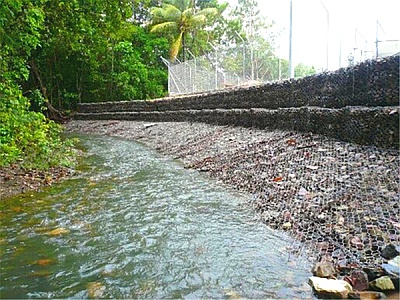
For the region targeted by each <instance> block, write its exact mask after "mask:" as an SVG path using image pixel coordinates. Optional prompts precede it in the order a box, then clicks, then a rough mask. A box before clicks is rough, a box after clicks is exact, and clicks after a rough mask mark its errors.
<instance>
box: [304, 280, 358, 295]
mask: <svg viewBox="0 0 400 300" xmlns="http://www.w3.org/2000/svg"><path fill="white" fill-rule="evenodd" d="M309 284H310V285H311V287H312V288H313V290H314V292H315V294H316V295H317V296H318V297H320V298H323V299H345V298H347V296H348V294H349V293H351V292H352V291H353V288H352V287H351V285H350V284H349V283H348V282H346V281H344V280H335V279H327V278H320V277H316V276H312V277H310V279H309Z"/></svg>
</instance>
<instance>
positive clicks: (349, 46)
mask: <svg viewBox="0 0 400 300" xmlns="http://www.w3.org/2000/svg"><path fill="white" fill-rule="evenodd" d="M225 1H226V2H228V3H229V4H230V5H232V6H235V5H236V4H237V0H225ZM220 2H224V1H222V0H221V1H220ZM258 2H259V8H260V11H261V13H262V15H263V17H265V18H266V21H267V22H271V21H272V20H273V21H274V22H275V26H274V27H273V28H272V29H271V30H273V31H274V32H280V36H279V38H278V39H277V40H276V43H275V47H276V48H277V54H278V55H279V56H280V57H282V58H285V59H288V58H289V27H290V26H289V24H290V18H289V16H290V13H289V12H290V0H258ZM292 13H293V20H292V22H293V40H292V53H293V55H292V58H293V63H294V65H297V64H299V63H304V64H306V65H309V66H314V67H316V68H317V70H322V69H326V68H328V69H329V70H335V69H337V68H339V67H345V66H347V60H348V56H349V54H352V53H354V57H355V61H359V60H360V59H361V57H362V56H363V57H365V56H366V55H368V56H369V57H372V56H375V53H376V43H375V41H376V32H377V27H378V40H385V41H386V40H400V1H399V0H379V1H377V0H292ZM328 17H329V26H328V22H327V20H328ZM377 21H378V26H377ZM327 37H328V38H327ZM383 44H385V45H386V47H389V48H390V49H392V50H395V49H397V51H399V48H396V45H395V44H396V43H393V42H392V43H388V42H386V43H383V42H382V43H378V45H379V47H378V52H383V51H384V46H383ZM398 45H399V42H397V47H398ZM327 49H328V51H327ZM386 49H387V48H386ZM327 57H328V59H327ZM340 58H341V59H340Z"/></svg>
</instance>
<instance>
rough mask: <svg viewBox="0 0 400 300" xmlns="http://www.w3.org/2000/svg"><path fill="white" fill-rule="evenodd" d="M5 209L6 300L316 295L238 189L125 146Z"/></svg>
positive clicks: (103, 146) (280, 239)
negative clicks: (258, 219) (24, 299)
mask: <svg viewBox="0 0 400 300" xmlns="http://www.w3.org/2000/svg"><path fill="white" fill-rule="evenodd" d="M80 139H81V140H82V143H83V145H84V147H85V148H86V149H87V151H88V153H89V158H88V159H87V160H86V162H85V165H84V166H82V167H81V169H80V172H79V174H78V175H77V176H76V177H75V178H73V179H71V180H68V181H65V182H64V183H62V184H60V185H57V186H56V187H53V188H51V189H46V190H45V191H43V192H41V193H31V194H26V195H24V196H19V197H15V198H11V199H8V200H7V201H2V202H1V203H0V208H1V229H0V234H1V235H0V247H1V274H0V275H1V277H0V278H1V284H0V286H1V287H0V293H1V298H65V297H74V298H88V297H89V298H225V299H228V298H239V297H246V298H263V299H266V298H284V299H293V298H302V299H304V298H312V293H311V290H310V288H309V287H308V285H307V279H308V277H309V276H310V274H309V270H310V265H309V264H308V263H307V262H306V261H304V259H300V258H296V257H289V256H288V252H287V251H286V249H287V248H288V247H290V246H291V243H292V241H291V240H290V239H289V238H288V237H286V236H285V235H283V234H282V233H278V232H275V231H272V230H270V229H269V228H267V227H266V226H265V225H263V224H261V223H260V222H258V221H257V220H255V219H254V218H253V216H254V212H252V211H251V209H250V208H249V207H247V206H246V204H245V203H246V201H247V200H248V199H247V198H246V197H247V196H246V195H242V194H238V193H236V192H234V191H232V190H229V189H227V188H226V187H223V186H220V185H218V184H217V183H216V182H214V181H211V180H210V179H207V178H205V177H203V176H202V175H201V174H199V173H198V172H195V171H191V170H186V169H184V168H183V167H182V166H181V165H180V164H179V163H178V162H176V161H173V160H171V159H169V158H165V157H162V156H160V155H158V154H157V153H155V152H154V151H152V150H149V149H148V148H146V147H144V146H142V145H140V144H137V143H135V142H132V141H126V140H121V139H116V138H108V137H96V136H81V137H80Z"/></svg>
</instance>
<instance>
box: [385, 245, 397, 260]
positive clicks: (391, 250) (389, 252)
mask: <svg viewBox="0 0 400 300" xmlns="http://www.w3.org/2000/svg"><path fill="white" fill-rule="evenodd" d="M399 254H400V253H399V251H397V249H396V246H395V245H393V244H389V245H387V246H386V247H385V248H383V250H382V251H381V255H382V257H383V258H386V259H393V258H395V257H396V256H398V255H399Z"/></svg>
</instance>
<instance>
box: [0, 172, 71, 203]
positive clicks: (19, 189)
mask: <svg viewBox="0 0 400 300" xmlns="http://www.w3.org/2000/svg"><path fill="white" fill-rule="evenodd" d="M72 174H73V170H72V169H69V168H64V167H54V168H50V169H48V170H25V169H23V168H21V167H20V166H18V165H12V166H10V167H2V168H0V199H6V198H9V197H12V196H15V195H18V194H22V193H28V192H33V191H35V192H37V191H40V190H41V189H42V188H44V187H46V186H51V185H53V184H55V183H58V182H60V181H61V180H64V179H65V178H68V177H70V176H71V175H72Z"/></svg>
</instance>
